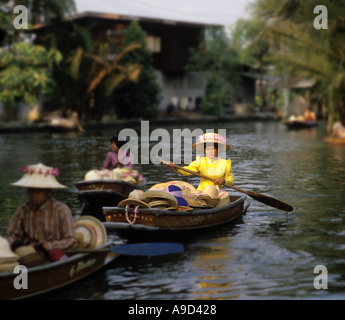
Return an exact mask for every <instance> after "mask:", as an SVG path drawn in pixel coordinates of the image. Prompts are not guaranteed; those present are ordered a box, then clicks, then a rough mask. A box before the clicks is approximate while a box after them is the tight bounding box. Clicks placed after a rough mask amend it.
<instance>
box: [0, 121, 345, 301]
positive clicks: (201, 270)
mask: <svg viewBox="0 0 345 320" xmlns="http://www.w3.org/2000/svg"><path fill="white" fill-rule="evenodd" d="M174 128H178V125H176V126H171V127H165V129H167V130H169V132H170V133H171V132H172V130H173V129H174ZM181 128H183V126H182V127H181ZM188 128H191V129H193V127H191V126H190V125H188ZM195 128H201V129H203V130H205V129H206V128H215V129H217V128H221V129H226V130H227V131H226V132H227V139H228V142H229V143H230V145H231V150H230V151H229V152H228V157H230V158H231V160H232V168H233V172H234V176H235V181H236V186H238V187H239V188H242V189H245V190H250V191H255V192H259V193H265V194H268V195H270V196H272V197H274V198H277V199H280V200H282V201H284V202H287V203H289V204H290V205H292V206H293V207H294V208H295V211H294V212H292V213H286V212H283V211H279V210H277V209H274V208H271V207H268V206H266V205H264V204H261V203H259V202H257V201H254V200H252V199H251V198H249V197H248V201H249V202H250V207H249V210H248V212H247V213H246V215H244V216H243V217H242V219H241V220H240V221H236V223H233V224H230V225H227V226H224V227H221V228H219V229H218V228H217V229H213V230H211V231H208V232H206V231H205V232H203V233H202V234H199V235H198V236H192V237H191V238H187V239H183V244H184V253H183V254H180V255H177V256H176V255H174V256H164V257H154V258H150V259H148V258H128V257H124V256H122V257H120V258H119V259H117V260H115V261H114V263H113V264H112V265H110V266H109V267H108V268H106V269H103V270H102V271H100V272H98V273H96V274H94V275H92V276H90V277H88V278H87V279H84V280H82V281H79V282H77V283H75V284H74V285H72V286H69V287H66V288H63V289H61V290H59V291H56V292H53V293H50V294H48V295H44V296H41V297H40V298H45V299H106V300H108V299H115V300H121V299H154V300H159V299H167V300H175V299H344V298H345V166H344V164H345V147H340V146H332V145H328V144H327V143H326V142H324V140H323V138H324V137H325V135H326V129H325V125H324V124H321V125H320V126H319V127H318V128H316V129H312V130H300V131H288V130H287V129H286V128H285V127H284V126H283V125H282V124H281V123H278V122H246V123H231V124H225V123H222V124H220V125H218V127H215V126H214V125H208V126H207V125H204V126H198V127H196V126H195ZM135 129H136V130H137V131H138V134H139V135H140V127H139V128H135ZM151 129H153V128H151ZM115 133H116V129H114V130H109V129H106V130H94V131H91V132H85V133H83V134H81V135H79V134H74V133H73V134H48V133H33V134H2V135H0V148H1V153H0V177H1V184H0V194H1V197H0V234H2V235H3V234H4V233H5V230H6V226H7V223H8V221H9V219H10V217H11V215H12V214H13V212H14V210H15V209H16V207H17V206H18V205H20V204H21V203H23V202H25V201H26V199H27V196H26V191H25V189H21V188H15V187H10V186H9V184H10V183H11V182H14V181H17V180H18V179H19V178H20V177H21V173H20V172H19V170H20V168H21V167H23V166H25V165H28V164H35V163H38V162H42V163H44V164H46V165H50V166H54V167H58V168H59V171H60V176H59V177H58V180H59V182H60V183H62V184H65V185H67V186H69V187H70V189H69V191H54V193H53V195H54V197H55V198H56V199H59V200H61V201H63V202H65V203H67V204H68V205H69V206H70V207H71V209H72V212H73V215H74V216H78V215H79V214H80V212H81V208H82V205H81V203H80V202H79V200H78V198H77V196H76V194H75V192H73V190H74V182H76V181H78V180H82V179H83V177H84V174H85V173H86V172H87V171H88V170H90V169H95V168H99V169H100V168H101V166H102V164H103V161H104V159H105V156H106V153H107V152H108V151H109V150H110V143H109V138H110V137H111V136H112V135H113V134H115ZM146 138H147V137H146ZM156 143H157V142H151V143H150V148H151V147H152V146H153V145H155V144H156ZM137 169H138V170H139V171H140V172H141V173H143V174H144V176H145V177H146V179H147V182H148V186H147V187H148V188H149V187H150V186H152V185H153V184H155V183H159V182H165V181H169V180H176V179H177V178H181V176H177V175H176V174H174V173H173V172H172V171H170V170H168V169H167V168H165V167H162V166H159V165H154V164H147V165H142V164H141V165H138V166H137ZM186 181H188V182H190V183H192V184H194V185H195V186H197V184H198V178H196V177H189V178H187V179H186ZM110 237H111V238H112V239H113V240H114V241H116V243H123V242H125V240H124V239H121V238H119V237H118V236H117V235H116V234H111V235H110ZM162 241H164V239H162ZM317 265H324V266H325V267H326V268H327V271H328V277H327V280H328V282H327V284H328V288H327V289H320V290H317V289H316V288H315V287H314V279H315V277H316V276H318V274H317V273H314V268H315V267H316V266H317Z"/></svg>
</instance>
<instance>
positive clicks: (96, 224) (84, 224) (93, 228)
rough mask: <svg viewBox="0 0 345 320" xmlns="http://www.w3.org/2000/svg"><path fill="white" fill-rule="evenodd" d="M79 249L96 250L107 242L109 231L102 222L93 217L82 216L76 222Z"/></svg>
mask: <svg viewBox="0 0 345 320" xmlns="http://www.w3.org/2000/svg"><path fill="white" fill-rule="evenodd" d="M74 226H75V232H76V236H77V241H78V245H77V246H78V248H94V247H98V246H100V245H102V244H104V243H105V242H106V241H107V231H106V230H105V227H104V225H103V224H102V222H101V221H99V220H98V219H97V218H95V217H93V216H80V217H79V218H77V219H75V220H74Z"/></svg>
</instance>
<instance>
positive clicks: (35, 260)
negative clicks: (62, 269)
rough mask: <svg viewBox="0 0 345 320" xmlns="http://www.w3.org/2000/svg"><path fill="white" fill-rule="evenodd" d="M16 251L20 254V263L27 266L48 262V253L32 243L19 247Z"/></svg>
mask: <svg viewBox="0 0 345 320" xmlns="http://www.w3.org/2000/svg"><path fill="white" fill-rule="evenodd" d="M15 252H16V254H17V255H18V256H19V262H20V264H22V265H24V266H26V267H34V266H39V265H42V264H45V263H47V262H48V259H47V257H46V255H45V254H44V253H43V252H39V251H36V250H35V248H34V246H32V245H27V246H21V247H18V248H17V249H16V250H15Z"/></svg>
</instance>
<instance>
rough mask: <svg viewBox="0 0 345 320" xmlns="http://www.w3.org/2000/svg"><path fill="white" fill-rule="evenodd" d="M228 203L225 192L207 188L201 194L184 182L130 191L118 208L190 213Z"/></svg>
mask: <svg viewBox="0 0 345 320" xmlns="http://www.w3.org/2000/svg"><path fill="white" fill-rule="evenodd" d="M229 202H230V196H229V194H228V193H227V192H226V191H223V190H220V189H219V188H218V187H215V186H211V185H210V186H207V187H206V188H205V189H204V190H203V191H202V192H201V191H199V190H197V189H196V188H195V187H193V186H192V185H190V184H189V183H186V182H184V181H170V182H165V183H159V184H156V185H154V186H153V187H151V188H150V189H149V190H148V191H146V192H144V191H142V190H137V189H136V190H134V191H132V192H131V193H130V194H129V196H128V198H127V199H125V200H122V201H121V202H119V204H118V207H128V206H133V207H140V208H156V209H161V210H178V211H191V210H195V209H198V210H199V209H209V208H214V207H218V206H224V205H226V204H227V203H229Z"/></svg>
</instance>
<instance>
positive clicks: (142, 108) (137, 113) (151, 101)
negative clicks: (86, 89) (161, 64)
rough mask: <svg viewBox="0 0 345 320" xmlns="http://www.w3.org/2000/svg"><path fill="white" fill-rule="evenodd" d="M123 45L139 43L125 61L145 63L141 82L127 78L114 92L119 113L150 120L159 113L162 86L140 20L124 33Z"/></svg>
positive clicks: (126, 56) (142, 68)
mask: <svg viewBox="0 0 345 320" xmlns="http://www.w3.org/2000/svg"><path fill="white" fill-rule="evenodd" d="M123 35H124V38H123V47H122V48H121V50H123V48H125V47H128V46H130V45H133V44H139V45H140V49H138V50H133V51H131V52H129V53H128V54H126V55H125V56H124V57H123V59H122V62H123V63H125V64H129V65H133V64H139V65H140V66H141V71H140V75H139V77H138V79H137V81H135V82H133V81H129V80H125V81H123V82H122V83H121V84H120V85H119V86H117V87H116V88H115V90H114V93H113V100H112V101H113V103H114V104H115V106H116V111H117V114H118V115H119V116H120V117H123V118H133V117H135V118H144V119H150V118H153V117H155V116H156V114H157V107H158V103H159V99H160V98H159V94H160V88H159V86H158V84H157V82H156V78H155V73H154V68H153V57H152V52H151V51H150V50H149V49H147V46H146V41H145V37H146V33H145V32H144V31H143V30H142V28H141V27H140V25H139V23H138V22H137V21H133V22H132V23H131V24H130V25H129V27H128V28H126V29H125V30H124V32H123Z"/></svg>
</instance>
